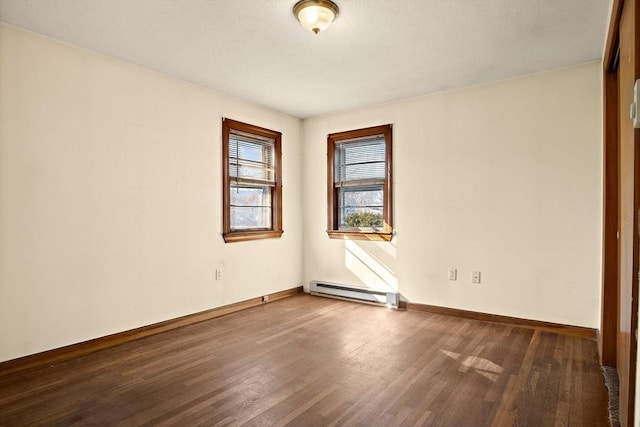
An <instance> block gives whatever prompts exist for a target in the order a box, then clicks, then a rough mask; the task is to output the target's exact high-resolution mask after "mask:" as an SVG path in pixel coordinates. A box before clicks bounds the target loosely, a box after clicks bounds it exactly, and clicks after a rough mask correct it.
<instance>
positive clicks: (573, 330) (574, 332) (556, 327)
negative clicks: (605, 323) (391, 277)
mask: <svg viewBox="0 0 640 427" xmlns="http://www.w3.org/2000/svg"><path fill="white" fill-rule="evenodd" d="M399 308H406V309H407V310H413V311H424V312H426V313H432V314H443V315H446V316H455V317H462V318H464V319H472V320H481V321H485V322H494V323H503V324H507V325H514V326H519V327H524V328H535V329H541V330H545V331H549V332H555V333H558V334H563V335H570V336H577V337H581V338H587V339H591V340H595V339H596V329H592V328H585V327H582V326H571V325H563V324H560V323H552V322H543V321H541V320H529V319H521V318H519V317H509V316H501V315H499V314H488V313H481V312H478V311H469V310H461V309H458V308H449V307H440V306H437V305H428V304H418V303H413V302H401V303H400V305H399Z"/></svg>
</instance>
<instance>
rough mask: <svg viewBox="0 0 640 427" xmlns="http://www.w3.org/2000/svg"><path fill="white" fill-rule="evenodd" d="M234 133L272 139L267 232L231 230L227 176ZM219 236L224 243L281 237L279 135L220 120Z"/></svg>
mask: <svg viewBox="0 0 640 427" xmlns="http://www.w3.org/2000/svg"><path fill="white" fill-rule="evenodd" d="M232 129H234V130H238V131H242V132H246V133H249V134H253V135H257V136H260V137H265V138H268V139H273V140H274V148H275V159H274V160H275V169H276V170H275V180H276V182H275V185H274V186H273V187H272V190H271V226H272V227H273V228H272V229H271V230H247V231H233V230H231V177H230V176H229V134H230V131H231V130H232ZM222 187H223V188H222V229H223V232H222V237H223V238H224V241H225V242H226V243H231V242H245V241H248V240H258V239H273V238H279V237H280V236H282V233H283V230H282V133H281V132H276V131H273V130H270V129H265V128H262V127H259V126H255V125H251V124H248V123H243V122H239V121H236V120H231V119H227V118H223V119H222Z"/></svg>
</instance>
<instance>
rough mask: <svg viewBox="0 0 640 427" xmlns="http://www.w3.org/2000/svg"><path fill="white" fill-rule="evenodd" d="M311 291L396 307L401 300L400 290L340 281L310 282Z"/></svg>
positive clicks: (314, 293) (317, 293) (321, 294)
mask: <svg viewBox="0 0 640 427" xmlns="http://www.w3.org/2000/svg"><path fill="white" fill-rule="evenodd" d="M309 292H310V293H311V294H313V295H319V296H325V297H333V298H344V299H349V300H353V301H359V302H366V303H369V304H380V305H386V306H394V307H397V306H398V302H399V301H400V296H399V294H398V292H393V291H384V290H377V289H370V288H361V287H358V286H349V285H342V284H338V283H328V282H319V281H315V280H314V281H311V282H309Z"/></svg>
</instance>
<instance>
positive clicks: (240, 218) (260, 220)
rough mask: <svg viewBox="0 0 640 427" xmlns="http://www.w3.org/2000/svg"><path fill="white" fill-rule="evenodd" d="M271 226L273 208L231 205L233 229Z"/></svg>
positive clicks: (268, 227) (266, 227) (267, 227)
mask: <svg viewBox="0 0 640 427" xmlns="http://www.w3.org/2000/svg"><path fill="white" fill-rule="evenodd" d="M270 228H271V208H269V207H258V206H248V207H241V206H231V230H253V229H256V230H257V229H270Z"/></svg>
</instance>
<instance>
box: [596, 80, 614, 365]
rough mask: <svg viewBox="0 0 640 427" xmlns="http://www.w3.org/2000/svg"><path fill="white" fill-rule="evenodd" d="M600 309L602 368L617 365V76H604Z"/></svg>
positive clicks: (599, 338) (599, 348) (599, 341)
mask: <svg viewBox="0 0 640 427" xmlns="http://www.w3.org/2000/svg"><path fill="white" fill-rule="evenodd" d="M603 77H604V82H603V102H604V105H603V113H604V117H603V123H604V126H603V134H604V135H603V145H604V147H603V195H602V200H603V217H602V219H603V227H602V308H601V316H600V319H601V320H600V335H599V337H598V350H599V353H600V363H601V364H602V365H603V366H613V367H615V366H616V358H617V334H618V325H617V318H618V214H619V212H618V207H619V200H618V199H619V195H618V174H619V170H618V115H619V111H618V73H617V71H606V70H605V71H604V73H603Z"/></svg>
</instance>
